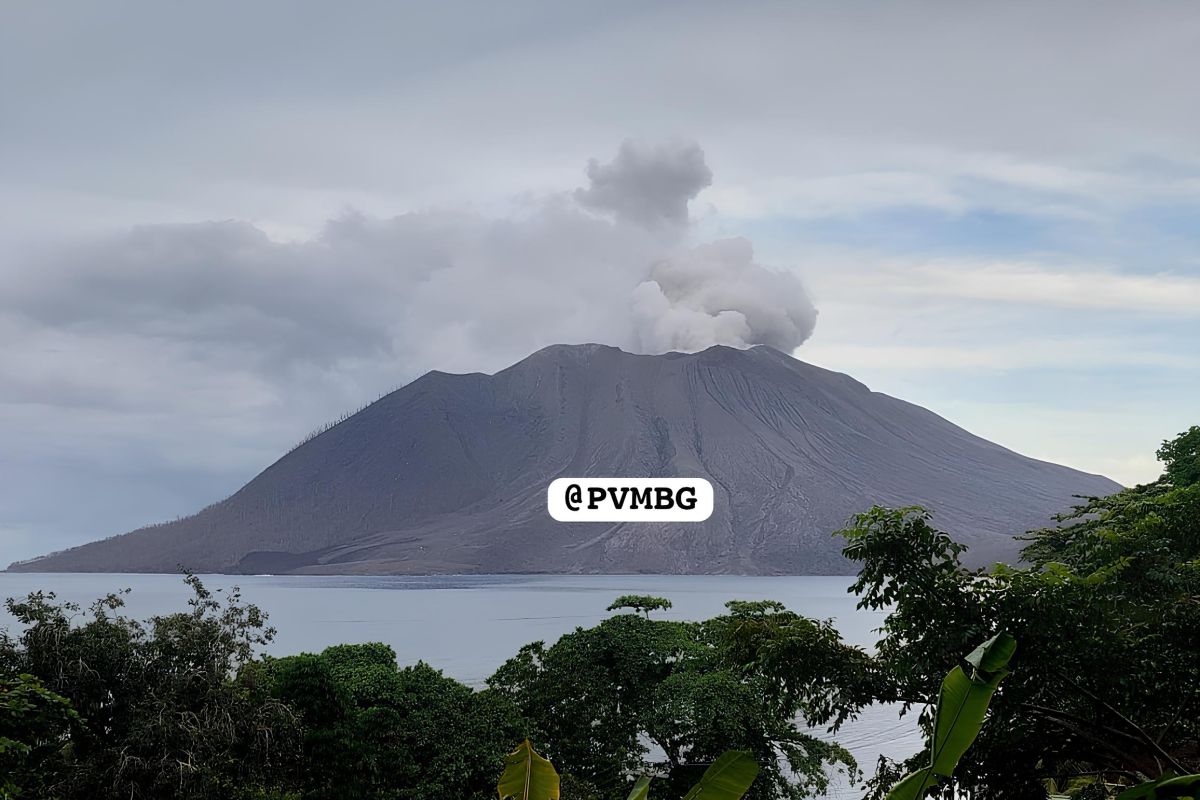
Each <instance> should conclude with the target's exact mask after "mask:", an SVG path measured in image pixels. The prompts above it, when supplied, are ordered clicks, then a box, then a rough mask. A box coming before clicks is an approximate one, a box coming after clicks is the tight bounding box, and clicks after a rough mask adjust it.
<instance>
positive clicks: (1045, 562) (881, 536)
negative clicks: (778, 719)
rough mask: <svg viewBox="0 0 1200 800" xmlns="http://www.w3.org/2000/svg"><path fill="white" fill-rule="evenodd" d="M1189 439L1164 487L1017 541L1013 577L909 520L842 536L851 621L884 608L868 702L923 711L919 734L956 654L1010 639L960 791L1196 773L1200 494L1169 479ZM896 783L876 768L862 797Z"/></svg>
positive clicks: (886, 514)
mask: <svg viewBox="0 0 1200 800" xmlns="http://www.w3.org/2000/svg"><path fill="white" fill-rule="evenodd" d="M1191 436H1192V434H1191V432H1189V433H1187V434H1184V435H1183V436H1182V437H1181V438H1180V439H1179V440H1176V442H1174V443H1168V446H1166V447H1164V450H1165V451H1166V452H1167V453H1168V456H1169V457H1170V458H1174V459H1175V460H1173V461H1168V462H1167V465H1166V466H1167V467H1168V472H1167V473H1165V474H1164V477H1163V479H1161V480H1159V481H1156V482H1155V483H1153V484H1149V485H1146V486H1141V487H1137V488H1135V489H1127V490H1124V491H1121V492H1118V493H1116V494H1114V495H1111V496H1109V497H1106V498H1091V499H1088V500H1087V501H1086V502H1084V503H1083V504H1081V505H1080V506H1079V507H1078V508H1077V509H1076V510H1075V511H1074V512H1073V513H1071V514H1070V515H1068V516H1066V517H1064V518H1063V519H1062V520H1061V522H1060V524H1059V525H1058V526H1056V527H1054V528H1050V529H1046V530H1043V531H1036V532H1034V533H1033V534H1030V535H1029V536H1028V537H1027V539H1028V544H1027V546H1026V548H1025V550H1024V557H1025V559H1026V561H1027V562H1028V565H1027V566H1022V567H1004V566H998V567H996V568H994V569H992V570H990V571H984V570H969V569H966V568H965V567H963V566H962V564H961V562H960V561H959V555H960V553H961V552H962V550H963V548H962V547H961V546H960V545H957V544H955V543H954V542H953V541H952V540H951V539H950V537H949V536H947V535H946V534H944V533H942V532H940V531H937V530H936V529H934V528H933V527H932V525H931V523H930V517H929V515H928V513H926V512H925V511H923V510H922V509H919V508H915V507H912V508H904V509H881V508H875V509H872V510H871V511H869V512H867V513H865V514H862V515H859V516H858V517H857V518H856V519H855V520H854V523H853V524H852V525H851V527H850V528H849V529H847V530H846V531H843V532H842V535H843V536H844V537H845V538H846V546H845V549H844V551H843V552H844V553H845V554H846V555H847V556H848V557H849V558H852V559H854V560H856V561H858V562H859V563H860V564H861V565H862V566H861V570H860V573H859V577H858V580H857V582H856V583H855V584H854V586H853V587H852V591H854V592H855V593H857V594H858V595H859V597H860V601H859V605H860V607H866V608H873V609H887V608H890V609H891V613H890V615H889V616H888V618H887V620H886V622H885V624H884V627H883V637H882V639H881V640H880V642H879V645H878V648H877V654H878V655H877V664H878V667H879V669H880V675H881V687H880V689H881V690H880V697H881V698H882V699H888V700H897V701H901V702H904V703H907V704H910V705H911V704H915V705H920V706H923V707H924V708H925V709H926V710H925V711H923V712H922V713H921V716H920V722H921V724H922V725H923V726H924V727H925V728H926V729H929V727H930V726H931V725H932V716H931V714H930V713H929V711H928V709H929V708H930V707H931V706H930V704H931V702H932V700H933V691H934V689H935V687H936V686H937V685H938V682H939V676H941V675H943V674H945V672H946V671H948V670H949V669H950V668H951V667H953V666H954V664H955V662H956V659H957V658H958V654H959V653H961V652H964V650H965V649H967V648H969V647H970V646H971V643H972V642H977V641H979V640H981V639H984V638H987V637H989V636H991V635H993V634H994V633H995V632H996V631H997V629H998V628H1003V629H1005V630H1007V631H1010V632H1011V633H1012V634H1013V635H1014V636H1015V637H1016V638H1017V639H1018V640H1019V641H1021V644H1022V652H1023V653H1024V656H1022V655H1020V654H1018V656H1017V661H1019V664H1018V665H1017V668H1016V669H1015V670H1014V673H1013V676H1012V677H1011V678H1010V679H1008V682H1007V683H1006V687H1005V690H1004V697H1003V701H1002V702H999V703H997V704H994V705H993V718H992V721H991V723H989V724H988V725H987V726H985V728H984V730H983V732H982V733H981V734H980V737H979V739H978V741H977V742H976V745H975V747H973V748H972V750H971V751H970V752H969V753H968V754H967V756H966V757H965V758H964V759H963V762H962V763H961V764H960V767H959V769H958V770H956V773H955V774H956V781H957V784H958V786H959V788H960V789H961V790H967V791H970V792H971V793H972V796H974V797H977V798H981V799H983V800H986V799H987V798H1007V797H1021V798H1026V797H1039V796H1045V788H1044V786H1043V781H1045V780H1046V779H1053V780H1055V781H1056V782H1058V783H1059V784H1065V783H1067V782H1068V781H1069V780H1070V779H1072V778H1075V777H1079V776H1091V777H1095V776H1101V777H1103V778H1106V779H1108V780H1109V781H1112V782H1121V783H1125V784H1134V783H1138V782H1139V781H1142V780H1146V779H1158V778H1161V777H1164V776H1165V775H1166V774H1167V773H1169V772H1173V773H1175V774H1180V773H1186V772H1195V771H1197V767H1200V763H1197V761H1198V759H1200V755H1198V754H1200V724H1198V719H1200V715H1198V714H1197V710H1198V709H1197V706H1198V704H1200V694H1198V693H1197V691H1196V687H1197V686H1200V483H1196V482H1192V483H1190V484H1186V483H1183V480H1184V478H1183V477H1181V476H1182V475H1184V473H1181V472H1180V471H1179V470H1176V471H1175V473H1174V475H1172V473H1171V472H1170V471H1169V470H1170V469H1171V467H1172V466H1175V465H1178V464H1179V463H1181V461H1180V460H1179V458H1180V456H1179V454H1180V453H1183V454H1184V455H1183V459H1184V460H1185V461H1186V458H1187V455H1186V454H1187V453H1188V452H1190V449H1189V448H1190V445H1189V444H1188V442H1189V441H1192V439H1191V438H1190V437H1191ZM1030 654H1036V657H1030ZM919 762H920V757H919V756H918V757H916V758H915V759H910V761H909V762H906V765H905V766H906V767H908V768H916V767H918V766H920V763H919ZM896 771H897V768H896V767H895V766H894V765H893V766H889V765H887V764H885V765H884V769H882V770H881V771H880V773H879V774H878V775H877V776H876V781H875V792H876V795H879V794H882V792H883V789H884V788H885V787H886V786H887V785H890V782H891V780H892V779H893V778H894V777H895V774H896Z"/></svg>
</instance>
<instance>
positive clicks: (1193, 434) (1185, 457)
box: [1158, 425, 1200, 486]
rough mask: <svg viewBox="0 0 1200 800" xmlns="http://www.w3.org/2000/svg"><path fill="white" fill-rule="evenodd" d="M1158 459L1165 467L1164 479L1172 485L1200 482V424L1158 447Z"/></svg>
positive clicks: (1187, 484)
mask: <svg viewBox="0 0 1200 800" xmlns="http://www.w3.org/2000/svg"><path fill="white" fill-rule="evenodd" d="M1158 460H1159V461H1161V462H1162V463H1163V466H1164V467H1165V472H1164V474H1163V479H1164V480H1166V481H1170V483H1171V485H1172V486H1193V485H1195V484H1197V483H1200V425H1193V426H1192V427H1190V428H1188V429H1187V430H1186V431H1184V432H1183V433H1181V434H1179V436H1177V437H1175V438H1174V439H1168V440H1167V441H1165V442H1163V443H1162V447H1160V448H1159V449H1158Z"/></svg>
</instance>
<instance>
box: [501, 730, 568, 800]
mask: <svg viewBox="0 0 1200 800" xmlns="http://www.w3.org/2000/svg"><path fill="white" fill-rule="evenodd" d="M496 792H497V793H498V794H499V795H500V800H509V798H510V797H511V798H514V800H558V773H557V772H555V771H554V765H553V764H551V763H550V762H549V761H547V760H546V759H544V758H542V757H541V756H540V755H538V754H537V753H535V752H534V750H533V745H532V744H530V743H529V740H528V739H526V740H525V741H523V742H521V743H520V744H519V745H517V749H516V750H513V751H512V752H511V753H509V754H508V755H507V756H505V758H504V772H503V773H501V775H500V781H499V782H498V783H497V784H496Z"/></svg>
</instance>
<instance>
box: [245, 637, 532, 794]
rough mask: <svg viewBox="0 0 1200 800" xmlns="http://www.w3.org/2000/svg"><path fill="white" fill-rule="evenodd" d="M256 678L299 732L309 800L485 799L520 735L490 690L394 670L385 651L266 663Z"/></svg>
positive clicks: (371, 647)
mask: <svg viewBox="0 0 1200 800" xmlns="http://www.w3.org/2000/svg"><path fill="white" fill-rule="evenodd" d="M263 680H264V683H265V685H266V686H267V687H268V689H269V691H270V692H271V694H272V695H273V696H274V697H277V698H278V699H280V700H281V701H284V702H286V703H287V704H288V705H289V706H290V707H291V708H294V709H296V710H297V711H298V712H299V714H300V716H301V720H302V722H303V724H304V753H303V758H301V759H300V767H299V769H298V771H297V773H296V774H295V780H296V785H297V786H298V787H299V788H300V789H301V790H302V794H303V796H304V797H306V798H409V797H411V798H429V797H443V796H444V797H456V798H465V797H483V796H485V795H487V794H489V793H490V787H491V783H492V779H493V776H494V775H495V771H496V769H497V768H498V767H499V765H500V764H501V763H502V761H503V759H504V755H505V752H506V751H507V749H508V743H509V742H510V741H512V739H513V738H515V736H516V735H517V734H519V733H521V732H522V731H523V728H524V726H523V723H522V721H521V720H520V718H519V716H518V715H517V713H516V711H515V709H514V708H513V707H512V705H511V704H509V703H508V702H507V701H506V700H504V698H502V697H500V696H499V695H497V694H496V693H495V692H491V691H484V692H475V691H472V690H471V689H470V688H469V687H467V686H464V685H463V684H461V683H459V682H457V681H455V680H453V679H451V678H447V677H445V676H444V675H442V674H441V673H440V672H438V671H437V670H435V669H433V668H432V667H430V666H428V665H427V664H424V663H419V664H417V665H415V666H412V667H406V668H403V669H400V668H398V667H397V665H396V658H395V654H394V653H393V651H392V650H391V648H390V647H387V646H386V645H382V644H364V645H338V646H335V647H330V648H328V649H327V650H325V651H324V652H322V653H321V654H319V655H309V654H305V655H299V656H289V657H287V658H280V659H268V660H267V661H266V662H265V663H264V665H263Z"/></svg>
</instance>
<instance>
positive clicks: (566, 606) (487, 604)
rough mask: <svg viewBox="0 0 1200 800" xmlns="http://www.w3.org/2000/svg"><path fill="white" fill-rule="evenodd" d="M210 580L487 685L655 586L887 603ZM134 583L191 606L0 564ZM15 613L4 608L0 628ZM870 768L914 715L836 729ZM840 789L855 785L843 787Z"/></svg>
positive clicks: (806, 593) (814, 589) (442, 581)
mask: <svg viewBox="0 0 1200 800" xmlns="http://www.w3.org/2000/svg"><path fill="white" fill-rule="evenodd" d="M203 578H204V582H205V584H206V585H207V586H208V587H209V588H211V589H214V590H216V589H220V590H228V589H229V588H230V587H232V586H235V585H236V586H240V587H241V589H242V594H243V595H244V597H245V599H246V600H247V601H248V602H252V603H256V604H257V605H259V606H260V607H261V608H262V609H263V610H264V611H266V612H267V613H268V614H269V615H270V621H271V624H272V625H274V626H275V627H276V628H277V629H278V634H277V635H276V638H275V641H274V642H273V643H272V645H271V646H270V648H269V652H271V653H272V654H275V655H287V654H291V653H300V652H312V651H319V650H321V649H323V648H324V647H326V646H328V645H331V644H340V643H345V642H386V643H387V644H389V645H391V646H392V647H393V648H394V649H395V651H396V654H397V656H398V658H399V661H400V663H401V664H402V665H404V664H413V663H416V662H417V661H419V660H420V661H425V662H427V663H429V664H432V665H433V666H435V667H437V668H439V669H441V670H443V671H444V672H445V673H446V674H447V675H450V676H452V677H454V678H457V679H459V680H461V681H464V682H466V683H469V684H473V685H480V684H482V683H483V681H484V680H485V679H486V678H487V677H488V675H490V674H491V673H492V672H493V671H494V670H495V668H496V667H498V666H499V665H500V664H501V663H502V662H503V661H504V660H505V659H506V658H508V657H509V656H511V655H512V654H514V653H515V652H516V651H517V649H518V648H519V647H520V646H521V645H523V644H525V643H527V642H531V641H536V640H538V639H541V640H544V641H546V642H548V643H549V642H553V641H554V640H555V639H557V638H558V637H559V636H561V635H562V634H564V633H567V632H568V631H571V630H573V629H575V628H576V627H579V626H583V627H587V626H591V625H594V624H596V623H598V622H599V621H600V620H602V619H604V618H605V617H606V616H608V613H607V612H606V611H605V608H606V607H607V606H608V604H609V603H610V602H612V601H613V599H615V598H616V597H617V596H618V595H622V594H652V595H659V596H662V597H667V598H669V599H670V600H671V602H672V603H674V608H672V609H671V610H670V611H669V612H665V613H663V612H660V613H656V614H655V618H658V619H680V620H699V619H705V618H707V617H711V616H714V615H716V614H720V613H721V612H722V611H724V604H725V602H726V601H728V600H778V601H780V602H781V603H784V604H785V605H786V606H787V607H788V608H789V609H791V610H793V611H796V612H798V613H800V614H804V615H806V616H810V617H816V618H820V619H832V620H833V621H834V624H835V625H836V626H837V628H838V630H840V631H841V633H842V636H843V637H844V638H845V639H846V641H848V642H850V643H853V644H858V645H862V646H864V647H867V648H870V646H871V645H872V643H873V642H874V634H873V633H872V631H873V630H874V629H875V628H878V627H879V625H880V624H882V622H883V616H884V615H883V614H882V613H878V612H864V611H858V610H856V609H855V608H854V602H855V600H854V598H853V596H851V595H849V594H847V592H846V587H847V586H849V585H850V582H851V579H850V578H845V577H787V578H775V577H771V578H748V577H739V576H663V575H630V576H610V575H605V576H557V575H556V576H543V575H529V576H524V575H502V576H495V575H492V576H478V575H473V576H435V577H341V576H339V577H287V576H285V577H276V576H237V577H231V576H225V575H207V576H203ZM125 588H129V589H132V590H133V592H132V594H130V595H129V596H128V598H127V609H126V610H127V611H128V613H129V614H130V615H131V616H135V617H138V618H145V617H148V616H151V615H154V614H161V613H168V612H171V611H175V610H180V609H182V608H183V607H184V603H185V602H186V600H187V598H188V596H189V592H188V589H187V587H186V586H185V585H184V584H183V581H182V579H181V578H180V577H179V576H176V575H97V574H56V575H32V574H0V597H13V596H23V595H25V594H28V593H29V592H31V591H34V590H38V589H41V590H46V591H53V592H56V593H57V594H58V596H59V597H60V598H61V599H64V600H72V601H75V602H78V603H81V604H87V603H89V602H91V601H92V600H95V599H96V598H97V597H100V596H102V595H104V594H107V593H108V592H111V591H115V590H117V589H125ZM12 622H13V620H12V618H11V617H9V616H8V615H7V612H4V611H3V610H0V628H3V627H6V626H9V625H10V624H12ZM835 738H836V739H837V741H838V742H840V743H841V744H842V745H844V746H845V747H847V748H848V749H849V750H850V751H851V752H852V753H853V754H854V755H855V757H856V758H857V759H858V761H859V764H860V765H861V766H862V767H863V768H864V769H865V770H866V771H868V772H872V771H873V770H874V764H875V760H876V759H877V758H878V756H879V755H880V754H881V753H882V754H884V755H888V756H891V757H907V756H909V755H912V754H913V753H915V752H917V751H918V750H920V749H921V742H920V737H919V736H918V735H917V734H916V732H915V731H914V722H913V717H907V718H905V719H899V718H898V716H897V714H896V711H895V709H892V708H888V707H878V708H873V709H869V710H868V712H867V713H865V714H864V715H863V716H862V717H860V718H859V719H858V720H856V721H854V722H853V723H850V724H848V725H847V726H845V727H843V729H842V730H841V731H840V732H839V733H838V734H837V736H836V737H835ZM831 796H835V797H856V796H859V794H858V792H855V791H853V790H847V789H845V788H842V787H840V788H839V789H838V790H837V791H835V792H831Z"/></svg>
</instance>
